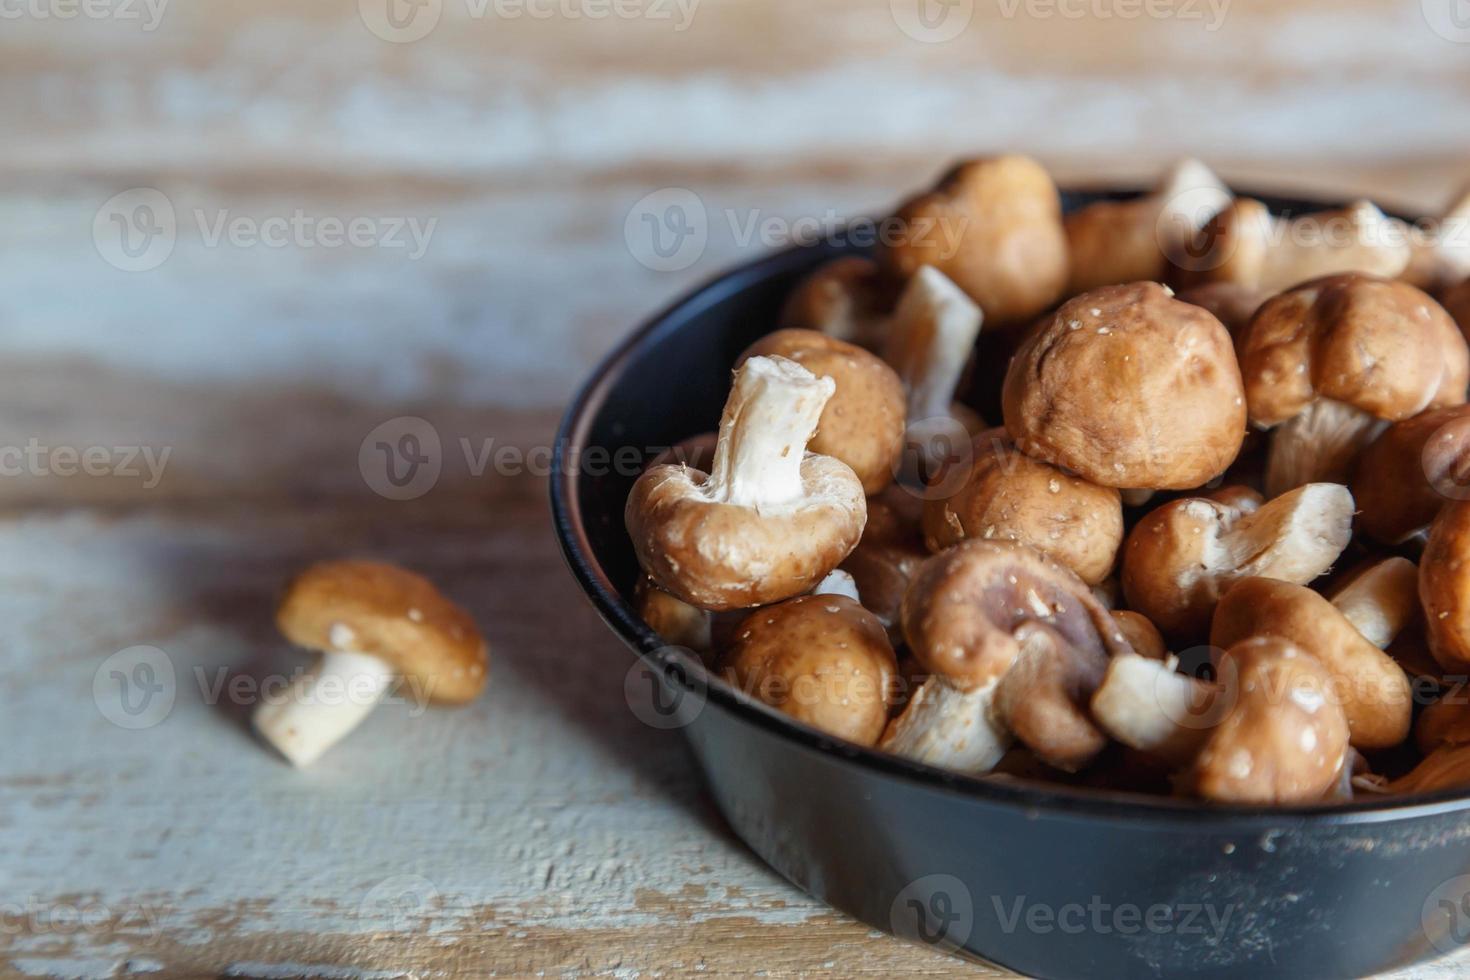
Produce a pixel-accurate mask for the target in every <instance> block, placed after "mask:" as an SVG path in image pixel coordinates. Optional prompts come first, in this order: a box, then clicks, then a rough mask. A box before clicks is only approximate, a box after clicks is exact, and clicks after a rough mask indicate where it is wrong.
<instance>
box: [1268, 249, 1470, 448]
mask: <svg viewBox="0 0 1470 980" xmlns="http://www.w3.org/2000/svg"><path fill="white" fill-rule="evenodd" d="M1240 368H1241V375H1242V377H1243V378H1244V380H1245V392H1246V402H1247V404H1248V405H1249V408H1250V418H1251V421H1252V422H1253V423H1255V424H1256V425H1259V426H1264V427H1269V426H1273V425H1278V424H1280V423H1282V422H1285V421H1286V420H1288V419H1290V418H1292V417H1294V416H1296V415H1299V414H1301V413H1302V412H1303V411H1305V410H1306V408H1307V407H1308V406H1309V405H1310V404H1311V403H1312V402H1314V401H1316V400H1317V399H1319V398H1327V399H1332V400H1333V401H1336V402H1341V403H1343V404H1346V405H1350V406H1352V407H1354V408H1356V409H1359V410H1360V411H1363V412H1366V413H1368V414H1369V415H1373V416H1375V417H1377V418H1380V419H1387V420H1389V421H1397V420H1399V419H1406V418H1409V417H1410V416H1412V415H1417V414H1418V413H1419V412H1422V411H1424V410H1425V409H1428V408H1438V407H1440V406H1444V405H1462V404H1464V403H1465V388H1466V384H1467V380H1470V350H1467V349H1466V346H1465V340H1464V338H1463V337H1461V336H1460V332H1459V329H1458V328H1457V327H1456V326H1455V324H1454V321H1452V320H1451V319H1450V317H1449V314H1447V313H1445V311H1444V309H1443V308H1442V307H1441V306H1440V305H1439V304H1438V303H1436V302H1435V301H1434V300H1433V299H1431V298H1430V297H1429V296H1428V294H1426V293H1424V292H1421V291H1420V290H1418V289H1415V288H1414V287H1413V286H1410V285H1409V284H1408V283H1406V282H1396V281H1393V280H1387V279H1374V278H1372V277H1370V276H1362V275H1341V276H1331V277H1328V278H1325V279H1316V280H1313V281H1311V282H1306V283H1303V284H1301V285H1300V286H1297V287H1295V288H1294V289H1289V290H1287V291H1286V292H1284V293H1282V294H1281V295H1279V296H1276V297H1274V298H1272V299H1270V300H1267V301H1266V303H1265V304H1263V305H1262V306H1261V308H1260V310H1258V311H1257V313H1256V315H1255V318H1254V319H1253V320H1252V321H1251V324H1250V327H1249V328H1247V331H1246V335H1245V338H1244V340H1243V342H1242V344H1241V354H1240Z"/></svg>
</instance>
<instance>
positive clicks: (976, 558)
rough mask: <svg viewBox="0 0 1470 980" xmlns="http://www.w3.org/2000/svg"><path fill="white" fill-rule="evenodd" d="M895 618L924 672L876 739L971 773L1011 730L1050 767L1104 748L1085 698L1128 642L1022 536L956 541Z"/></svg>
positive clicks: (987, 761) (921, 574) (924, 572)
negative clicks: (923, 677)
mask: <svg viewBox="0 0 1470 980" xmlns="http://www.w3.org/2000/svg"><path fill="white" fill-rule="evenodd" d="M903 624H904V635H905V637H906V638H907V639H908V644H909V648H910V650H912V651H913V653H914V656H915V658H916V659H917V660H918V661H919V663H920V664H921V665H922V666H923V667H924V668H925V669H926V670H927V671H929V673H930V676H929V678H928V679H927V680H925V681H924V682H923V684H922V685H921V686H920V687H919V689H918V690H917V691H916V692H915V693H914V696H913V698H911V699H910V701H909V704H908V706H907V707H906V708H905V709H904V712H903V713H902V714H901V715H899V716H898V717H897V718H896V719H894V720H893V722H892V723H890V725H889V728H888V731H887V733H886V734H885V735H884V737H883V742H882V743H881V745H882V747H883V748H885V749H887V750H889V751H892V752H895V753H898V754H900V755H905V756H908V757H910V758H915V759H918V760H920V761H923V762H928V763H931V764H933V765H938V766H943V767H946V768H950V769H955V770H957V771H961V772H969V773H976V772H984V771H986V770H988V769H989V768H991V767H992V766H994V765H995V764H996V762H997V761H999V759H1000V757H1001V756H1002V755H1003V754H1004V753H1005V750H1006V747H1007V746H1008V744H1009V742H1010V737H1011V734H1012V733H1014V735H1015V736H1016V737H1017V738H1019V739H1020V740H1021V741H1022V742H1023V743H1025V744H1026V745H1027V746H1029V747H1030V748H1031V749H1032V750H1033V751H1034V752H1035V753H1036V754H1037V755H1038V756H1040V757H1041V758H1042V759H1044V760H1046V762H1047V763H1048V764H1049V765H1052V766H1054V767H1056V768H1059V769H1077V768H1081V767H1082V766H1084V765H1085V764H1086V763H1087V762H1088V761H1089V760H1090V759H1091V758H1092V757H1093V756H1094V755H1096V754H1097V753H1098V752H1099V751H1101V749H1102V748H1103V746H1104V744H1105V739H1104V738H1103V736H1102V734H1101V733H1100V732H1098V731H1097V729H1096V727H1095V726H1094V725H1093V724H1092V721H1091V719H1090V718H1089V717H1088V715H1087V707H1086V705H1087V700H1088V699H1089V698H1090V697H1091V694H1092V689H1093V688H1094V687H1095V686H1096V684H1097V682H1098V680H1100V679H1101V677H1102V673H1103V670H1104V669H1105V667H1106V664H1107V660H1108V658H1109V657H1110V656H1112V655H1114V654H1118V653H1131V650H1129V648H1128V646H1127V641H1126V640H1125V639H1124V637H1123V634H1122V632H1121V631H1119V630H1118V628H1117V626H1116V625H1115V624H1114V622H1113V621H1112V618H1111V617H1110V616H1109V614H1108V611H1107V610H1106V609H1104V608H1103V607H1102V605H1101V604H1099V603H1098V601H1097V600H1096V599H1095V598H1093V596H1092V592H1091V591H1090V590H1089V589H1088V587H1087V585H1086V584H1085V583H1084V582H1083V581H1082V580H1081V579H1079V578H1078V577H1077V576H1076V575H1075V574H1073V573H1072V572H1071V571H1069V570H1068V569H1066V568H1064V567H1062V566H1061V565H1059V564H1058V563H1057V562H1055V561H1053V560H1051V559H1049V558H1047V557H1045V556H1044V555H1042V554H1041V553H1040V552H1037V551H1035V550H1034V549H1032V548H1029V547H1026V546H1025V545H1020V544H1015V543H1011V542H999V541H985V540H969V541H964V542H962V543H960V544H958V545H956V546H955V547H953V548H950V549H948V550H947V551H944V552H941V553H940V554H938V555H935V556H934V557H932V558H930V559H929V560H928V561H926V562H925V563H924V564H923V565H922V566H921V567H920V568H919V571H918V574H917V575H915V577H914V579H913V582H912V583H911V584H910V586H909V591H908V594H907V595H906V596H905V597H904V606H903Z"/></svg>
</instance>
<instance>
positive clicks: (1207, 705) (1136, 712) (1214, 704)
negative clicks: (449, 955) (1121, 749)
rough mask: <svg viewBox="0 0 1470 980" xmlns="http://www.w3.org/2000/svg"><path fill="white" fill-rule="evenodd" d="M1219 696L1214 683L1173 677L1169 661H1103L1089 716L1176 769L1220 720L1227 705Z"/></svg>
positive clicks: (1136, 658) (1127, 658) (1178, 675)
mask: <svg viewBox="0 0 1470 980" xmlns="http://www.w3.org/2000/svg"><path fill="white" fill-rule="evenodd" d="M1221 693H1222V689H1221V687H1220V686H1219V685H1217V684H1212V683H1210V682H1208V681H1203V680H1200V679H1198V678H1195V677H1190V676H1189V675H1187V674H1181V673H1179V672H1178V671H1177V670H1175V667H1174V661H1173V658H1170V659H1169V660H1167V661H1163V660H1152V659H1149V658H1147V657H1142V656H1126V655H1125V656H1121V657H1114V658H1113V659H1112V660H1111V661H1109V663H1108V669H1107V673H1106V674H1104V675H1103V680H1102V684H1100V685H1099V686H1098V689H1097V692H1096V693H1095V694H1093V696H1092V716H1093V718H1094V719H1095V720H1096V721H1097V724H1098V726H1099V727H1100V728H1102V730H1103V731H1105V732H1107V733H1108V735H1110V736H1112V737H1113V738H1114V739H1116V740H1117V741H1119V742H1121V743H1123V744H1124V745H1126V746H1128V747H1129V748H1134V749H1138V750H1140V751H1142V752H1148V753H1150V754H1151V755H1154V756H1157V757H1158V758H1159V759H1161V760H1163V761H1164V762H1166V763H1168V764H1169V765H1171V766H1182V765H1184V764H1185V763H1187V762H1189V761H1190V760H1191V759H1193V758H1194V757H1195V756H1196V755H1197V754H1198V753H1199V750H1200V749H1201V748H1202V747H1203V746H1204V744H1205V740H1206V739H1207V738H1208V737H1209V733H1210V729H1211V728H1213V727H1214V726H1215V725H1217V724H1218V723H1219V721H1220V719H1221V718H1222V717H1223V716H1224V711H1225V709H1226V707H1227V701H1226V699H1225V698H1223V697H1221V696H1220V695H1221Z"/></svg>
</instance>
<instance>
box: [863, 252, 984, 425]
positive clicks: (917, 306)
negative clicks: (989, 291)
mask: <svg viewBox="0 0 1470 980" xmlns="http://www.w3.org/2000/svg"><path fill="white" fill-rule="evenodd" d="M981 320H982V314H981V311H980V307H979V306H977V305H975V302H974V301H973V300H971V299H970V297H968V296H966V295H965V293H964V291H963V290H961V289H960V287H958V286H956V285H955V284H954V283H953V282H951V281H950V279H949V278H948V277H947V276H945V275H944V273H942V272H940V271H939V270H938V269H936V268H934V267H933V266H931V265H926V266H923V267H922V268H920V269H919V271H918V272H916V273H915V274H914V277H913V278H912V279H911V280H909V284H908V286H907V287H906V288H905V289H904V291H903V295H902V296H901V297H899V301H898V307H897V308H896V309H895V310H894V313H893V320H892V322H891V323H890V324H889V328H888V339H887V342H886V345H885V347H884V350H883V359H884V360H886V361H887V362H888V363H889V364H890V365H892V366H893V369H894V370H895V371H897V372H898V376H899V378H900V379H902V381H903V383H904V387H905V388H906V389H907V391H908V421H909V425H911V426H912V425H914V424H916V423H920V422H923V421H925V420H926V419H933V418H949V417H951V415H952V414H953V413H952V408H951V406H952V405H953V403H954V395H955V389H956V388H957V387H958V386H959V382H960V375H961V374H962V373H963V372H964V369H965V362H966V361H968V360H969V357H970V351H972V350H973V349H974V347H975V339H976V338H977V337H978V336H979V335H980V323H981Z"/></svg>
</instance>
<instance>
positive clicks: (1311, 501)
mask: <svg viewBox="0 0 1470 980" xmlns="http://www.w3.org/2000/svg"><path fill="white" fill-rule="evenodd" d="M1352 520H1353V497H1352V494H1350V493H1348V490H1347V488H1346V487H1342V486H1338V485H1337V484H1335V483H1314V484H1310V485H1308V486H1305V487H1299V488H1297V489H1296V490H1293V491H1292V492H1291V493H1288V494H1286V495H1284V496H1281V497H1277V498H1276V499H1275V500H1272V501H1270V502H1268V503H1266V504H1265V505H1263V506H1261V507H1260V509H1259V510H1255V511H1249V510H1245V509H1243V508H1241V507H1239V506H1232V505H1230V504H1223V503H1220V502H1219V501H1217V500H1211V499H1209V498H1205V497H1185V498H1181V499H1179V500H1174V501H1171V502H1169V503H1167V504H1164V505H1163V506H1162V507H1159V508H1157V509H1155V510H1153V511H1150V512H1149V513H1148V514H1147V515H1145V516H1144V518H1143V519H1142V520H1140V521H1139V522H1138V524H1136V525H1135V526H1134V528H1133V530H1132V531H1131V532H1130V533H1129V535H1128V539H1127V540H1126V541H1125V542H1124V544H1123V558H1122V563H1123V574H1122V581H1123V595H1124V596H1125V598H1126V599H1127V602H1128V607H1129V608H1130V609H1135V610H1137V611H1138V612H1140V613H1142V614H1143V615H1145V616H1147V617H1148V618H1149V620H1150V621H1151V622H1152V623H1153V624H1154V625H1155V626H1157V627H1158V628H1159V630H1160V631H1161V632H1162V633H1163V634H1164V635H1165V636H1166V637H1168V638H1170V639H1171V640H1175V641H1181V642H1186V643H1188V642H1194V641H1195V640H1197V639H1198V638H1199V637H1200V636H1201V635H1202V634H1203V633H1204V632H1205V630H1207V629H1208V628H1209V624H1210V616H1211V615H1212V614H1213V613H1214V611H1215V604H1216V603H1218V602H1219V601H1220V597H1221V596H1222V595H1224V594H1225V592H1226V590H1227V589H1229V588H1230V586H1231V585H1232V584H1233V583H1234V582H1236V581H1238V580H1240V579H1243V578H1251V577H1255V576H1266V577H1270V578H1277V579H1281V580H1283V581H1286V582H1293V583H1297V584H1305V583H1307V582H1310V581H1312V580H1313V579H1315V578H1317V577H1318V576H1320V575H1322V574H1323V573H1324V572H1326V571H1327V570H1328V569H1329V568H1331V567H1332V563H1333V562H1335V561H1336V560H1337V557H1338V555H1340V554H1342V551H1343V549H1344V548H1346V547H1347V546H1348V542H1349V541H1351V540H1352Z"/></svg>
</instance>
